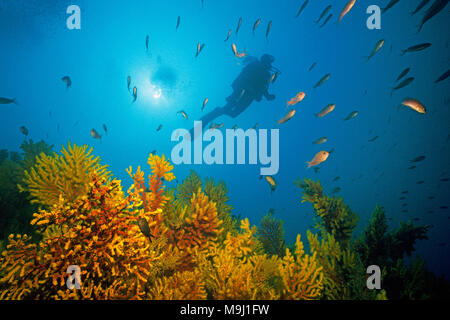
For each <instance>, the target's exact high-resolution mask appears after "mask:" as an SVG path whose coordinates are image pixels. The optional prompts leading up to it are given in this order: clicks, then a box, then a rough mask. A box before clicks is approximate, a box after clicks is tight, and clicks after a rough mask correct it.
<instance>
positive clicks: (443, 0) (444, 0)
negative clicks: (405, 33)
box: [417, 0, 449, 32]
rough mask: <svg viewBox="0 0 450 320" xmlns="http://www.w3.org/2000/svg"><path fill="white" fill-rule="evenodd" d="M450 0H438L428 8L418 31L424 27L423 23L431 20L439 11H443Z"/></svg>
mask: <svg viewBox="0 0 450 320" xmlns="http://www.w3.org/2000/svg"><path fill="white" fill-rule="evenodd" d="M448 1H449V0H436V1H435V2H434V3H433V4H432V6H431V7H430V8H429V9H428V10H427V12H426V13H425V15H424V16H423V18H422V22H421V23H420V25H419V29H418V31H417V32H420V31H421V30H422V28H423V25H424V24H425V23H426V22H427V21H428V20H430V19H431V18H433V17H434V16H435V15H437V14H438V13H439V12H441V11H442V9H444V8H445V6H446V5H447V4H448Z"/></svg>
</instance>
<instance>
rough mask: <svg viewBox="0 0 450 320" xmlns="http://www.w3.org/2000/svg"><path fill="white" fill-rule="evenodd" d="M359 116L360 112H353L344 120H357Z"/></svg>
mask: <svg viewBox="0 0 450 320" xmlns="http://www.w3.org/2000/svg"><path fill="white" fill-rule="evenodd" d="M357 115H358V111H352V112H350V113H349V115H348V116H347V117H346V118H345V119H344V121H348V120H351V119H353V118H355V117H356V116H357Z"/></svg>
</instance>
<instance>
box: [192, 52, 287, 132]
mask: <svg viewBox="0 0 450 320" xmlns="http://www.w3.org/2000/svg"><path fill="white" fill-rule="evenodd" d="M274 61H275V58H274V57H273V56H271V55H269V54H263V55H262V56H261V58H260V59H259V60H258V58H255V57H248V58H246V60H245V61H244V62H245V63H246V64H247V65H246V66H245V67H244V68H243V69H242V71H241V73H240V74H239V76H238V77H237V78H236V79H235V80H234V81H233V83H232V85H231V86H232V88H233V93H232V94H231V95H230V96H229V97H227V98H226V101H227V103H226V104H225V106H223V107H217V108H215V109H214V110H213V111H211V112H209V113H208V114H206V115H204V116H203V117H202V118H201V121H202V126H204V127H206V126H207V125H208V124H209V123H210V122H212V121H214V119H216V118H217V117H220V116H222V115H227V116H229V117H232V118H236V117H237V116H239V115H240V114H241V113H242V112H244V111H245V110H246V109H247V108H248V107H249V106H250V105H251V103H252V102H253V100H256V101H258V102H259V101H261V99H262V97H263V96H264V98H266V100H267V101H272V100H273V99H275V95H273V94H269V92H268V88H269V84H270V82H271V79H272V76H273V74H272V73H271V71H272V70H275V71H277V72H279V70H278V69H276V68H275V67H273V66H272V63H273V62H274ZM190 133H191V137H193V133H194V129H191V130H190Z"/></svg>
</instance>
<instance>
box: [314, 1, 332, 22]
mask: <svg viewBox="0 0 450 320" xmlns="http://www.w3.org/2000/svg"><path fill="white" fill-rule="evenodd" d="M330 9H331V4H330V5H328V6H327V7H326V8H325V9H323V11H322V13H321V14H320V17H319V19H317V20H316V21H314V23H318V22H319V21H320V20H322V18H323V17H325V15H326V14H327V13H328V11H330Z"/></svg>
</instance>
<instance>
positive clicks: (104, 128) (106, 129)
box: [103, 124, 108, 134]
mask: <svg viewBox="0 0 450 320" xmlns="http://www.w3.org/2000/svg"><path fill="white" fill-rule="evenodd" d="M103 131H105V133H106V134H107V133H108V128H107V127H106V124H103Z"/></svg>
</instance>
